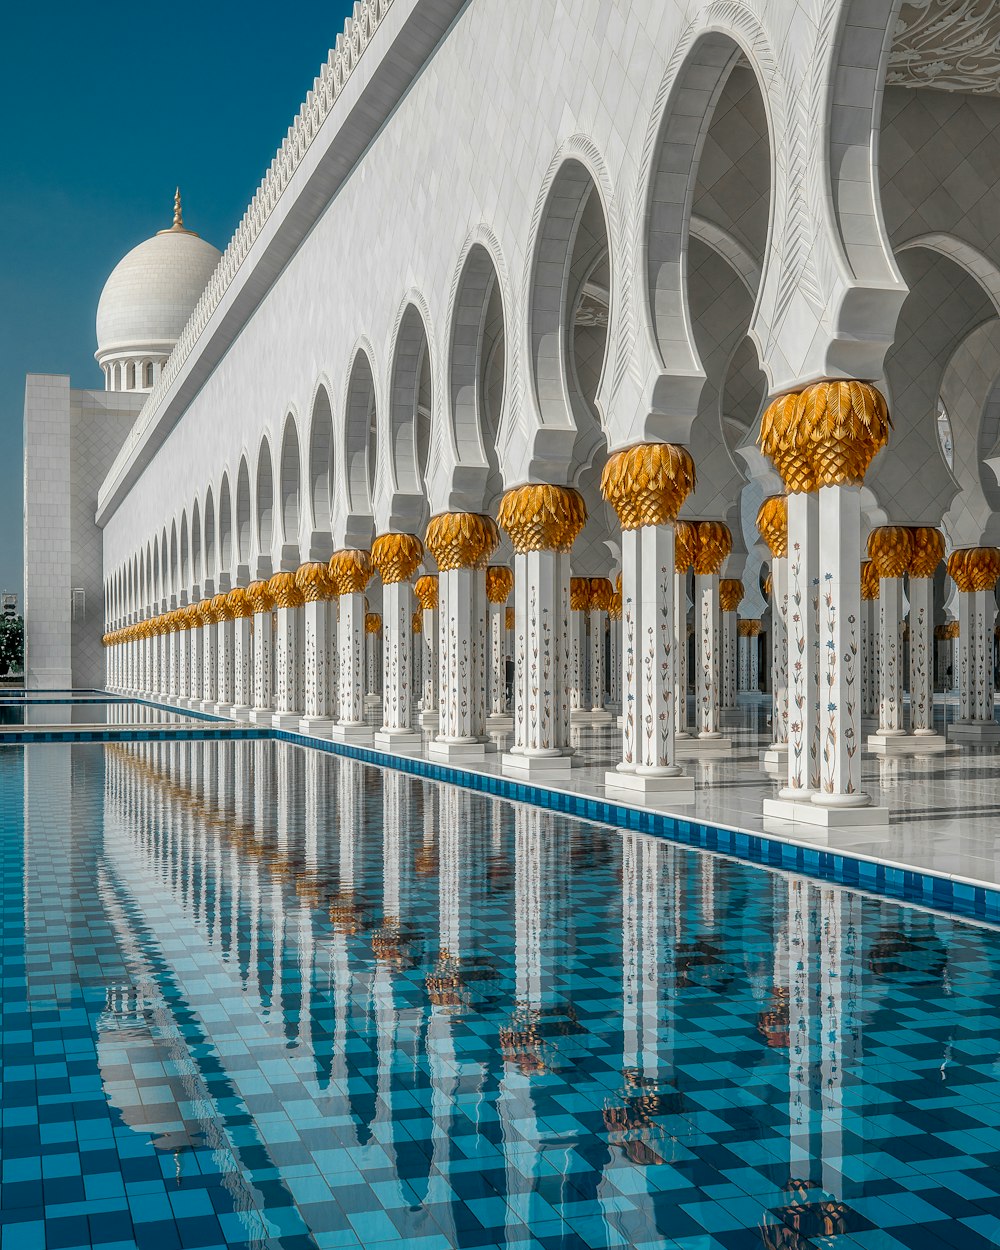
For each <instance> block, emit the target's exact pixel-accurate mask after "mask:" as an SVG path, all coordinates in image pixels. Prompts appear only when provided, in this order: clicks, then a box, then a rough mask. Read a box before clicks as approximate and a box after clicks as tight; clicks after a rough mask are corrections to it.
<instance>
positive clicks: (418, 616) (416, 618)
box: [410, 608, 424, 634]
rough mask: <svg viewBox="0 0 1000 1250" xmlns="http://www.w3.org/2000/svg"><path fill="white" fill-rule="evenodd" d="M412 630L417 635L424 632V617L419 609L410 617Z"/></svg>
mask: <svg viewBox="0 0 1000 1250" xmlns="http://www.w3.org/2000/svg"><path fill="white" fill-rule="evenodd" d="M410 629H411V630H412V631H413V633H415V634H422V633H423V632H424V617H423V613H422V612H421V611H420V609H419V608H418V609H417V611H416V612H414V613H413V615H412V616H411V617H410Z"/></svg>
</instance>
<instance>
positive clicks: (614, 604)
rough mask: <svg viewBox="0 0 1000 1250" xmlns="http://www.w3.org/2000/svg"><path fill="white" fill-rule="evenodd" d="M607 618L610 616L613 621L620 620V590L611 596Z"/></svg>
mask: <svg viewBox="0 0 1000 1250" xmlns="http://www.w3.org/2000/svg"><path fill="white" fill-rule="evenodd" d="M608 616H610V617H611V619H612V620H613V621H620V620H621V619H622V592H621V591H620V590H616V591H615V593H614V594H613V595H612V596H611V606H610V607H609V608H608Z"/></svg>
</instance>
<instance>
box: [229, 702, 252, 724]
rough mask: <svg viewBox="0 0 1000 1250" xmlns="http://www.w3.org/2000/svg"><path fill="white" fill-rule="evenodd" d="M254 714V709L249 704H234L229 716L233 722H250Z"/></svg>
mask: <svg viewBox="0 0 1000 1250" xmlns="http://www.w3.org/2000/svg"><path fill="white" fill-rule="evenodd" d="M252 713H253V708H251V707H250V706H249V705H248V704H239V703H234V704H233V706H232V707H231V708H230V709H229V715H230V716H231V717H232V719H233V720H249V719H250V717H251V714H252Z"/></svg>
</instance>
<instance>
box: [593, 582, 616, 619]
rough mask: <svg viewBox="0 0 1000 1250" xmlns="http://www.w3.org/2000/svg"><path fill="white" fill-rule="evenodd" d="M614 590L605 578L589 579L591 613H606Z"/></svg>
mask: <svg viewBox="0 0 1000 1250" xmlns="http://www.w3.org/2000/svg"><path fill="white" fill-rule="evenodd" d="M614 593H615V592H614V590H613V588H612V586H611V583H610V582H609V581H608V579H607V578H606V577H592V578H591V579H590V610H591V612H607V610H608V609H609V608H610V607H611V600H612V597H613V596H614Z"/></svg>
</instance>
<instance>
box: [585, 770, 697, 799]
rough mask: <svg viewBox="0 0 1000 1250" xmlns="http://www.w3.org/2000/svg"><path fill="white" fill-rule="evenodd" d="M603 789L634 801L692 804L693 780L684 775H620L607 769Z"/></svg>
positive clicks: (630, 773) (629, 773)
mask: <svg viewBox="0 0 1000 1250" xmlns="http://www.w3.org/2000/svg"><path fill="white" fill-rule="evenodd" d="M604 789H605V790H618V791H621V793H623V794H628V795H629V796H630V797H632V798H635V799H660V798H663V799H670V800H671V801H672V802H675V803H693V802H694V778H693V777H688V776H687V775H686V774H685V773H675V774H674V775H673V776H672V777H670V776H662V775H657V774H656V773H633V772H628V773H620V772H618V771H617V769H609V770H608V771H607V772H606V773H605V774H604Z"/></svg>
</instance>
